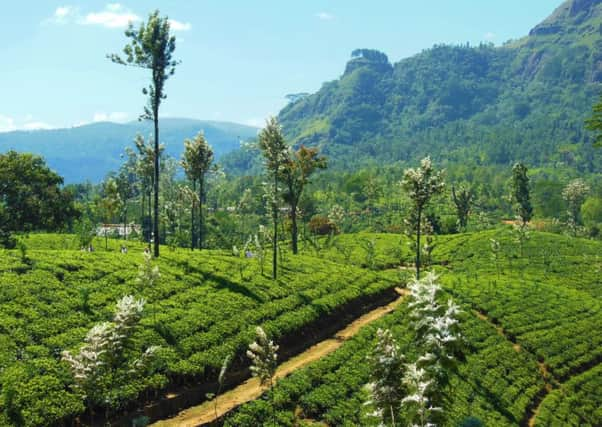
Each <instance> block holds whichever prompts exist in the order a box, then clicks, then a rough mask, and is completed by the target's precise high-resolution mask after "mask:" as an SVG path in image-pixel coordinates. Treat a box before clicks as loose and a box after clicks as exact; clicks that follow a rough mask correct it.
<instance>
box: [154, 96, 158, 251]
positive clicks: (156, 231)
mask: <svg viewBox="0 0 602 427" xmlns="http://www.w3.org/2000/svg"><path fill="white" fill-rule="evenodd" d="M155 86H156V85H155ZM158 104H159V100H158V99H156V100H155V108H154V111H153V119H154V122H155V159H154V160H155V171H154V172H155V180H154V181H155V182H154V183H153V187H154V191H155V194H154V196H155V206H154V211H155V212H154V214H155V215H154V221H153V234H154V239H153V249H154V255H155V258H156V257H158V256H159V108H158Z"/></svg>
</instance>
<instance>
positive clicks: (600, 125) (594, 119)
mask: <svg viewBox="0 0 602 427" xmlns="http://www.w3.org/2000/svg"><path fill="white" fill-rule="evenodd" d="M585 128H586V129H587V130H590V131H592V132H595V135H594V146H596V147H602V95H600V99H599V100H598V102H597V103H596V104H595V105H594V107H593V108H592V115H591V116H590V118H588V119H587V120H586V121H585Z"/></svg>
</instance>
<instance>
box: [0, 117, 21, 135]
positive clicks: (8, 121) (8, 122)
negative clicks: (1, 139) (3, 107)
mask: <svg viewBox="0 0 602 427" xmlns="http://www.w3.org/2000/svg"><path fill="white" fill-rule="evenodd" d="M13 130H17V127H16V126H15V120H14V119H13V118H12V117H8V116H3V115H2V114H0V132H10V131H13Z"/></svg>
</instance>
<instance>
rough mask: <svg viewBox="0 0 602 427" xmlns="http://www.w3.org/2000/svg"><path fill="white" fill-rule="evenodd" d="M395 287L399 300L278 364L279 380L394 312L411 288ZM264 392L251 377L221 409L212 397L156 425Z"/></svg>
mask: <svg viewBox="0 0 602 427" xmlns="http://www.w3.org/2000/svg"><path fill="white" fill-rule="evenodd" d="M395 290H396V291H397V293H398V294H399V298H397V299H396V300H395V301H393V302H391V303H389V304H387V305H385V306H382V307H378V308H376V309H374V310H372V311H370V312H368V313H366V314H364V315H363V316H361V317H359V318H357V319H356V320H354V321H353V322H351V323H350V324H349V325H347V326H346V327H345V328H344V329H341V330H340V331H339V332H337V333H336V334H335V335H334V336H333V337H332V338H328V339H326V340H324V341H321V342H319V343H317V344H315V345H314V346H312V347H310V348H308V349H307V350H306V351H304V352H302V353H300V354H298V355H297V356H294V357H292V358H290V359H289V360H287V361H286V362H284V363H282V364H281V365H280V366H278V368H277V370H276V375H275V378H276V381H277V380H278V379H280V378H284V377H286V376H287V375H289V374H291V373H293V372H294V371H296V370H298V369H300V368H303V367H304V366H307V365H308V364H310V363H312V362H314V361H316V360H318V359H321V358H322V357H325V356H327V355H328V354H330V353H332V352H334V351H335V350H336V349H338V348H339V347H341V346H342V345H343V343H344V342H345V341H347V340H348V339H350V338H352V337H353V336H355V335H356V334H357V333H358V332H359V331H360V329H361V328H362V327H364V326H366V325H368V324H370V323H372V322H374V321H375V320H377V319H380V318H381V317H383V316H384V315H386V314H388V313H390V312H392V311H393V310H394V309H395V308H396V307H397V306H398V305H400V304H401V303H402V301H403V300H404V298H405V297H406V296H407V295H408V294H409V291H408V290H407V289H402V288H396V289H395ZM263 392H264V389H263V388H262V387H261V386H260V384H259V380H258V379H257V378H251V379H248V380H247V381H245V382H244V383H242V384H240V385H239V386H237V387H235V388H233V389H232V390H230V391H227V392H225V393H224V394H222V395H221V396H219V398H218V401H217V411H216V407H215V401H214V400H211V401H207V402H204V403H203V404H201V405H198V406H193V407H191V408H188V409H185V410H184V411H182V412H180V413H179V414H178V415H176V416H175V417H173V418H169V419H166V420H162V421H159V422H157V423H155V424H153V426H155V427H168V426H169V427H171V426H184V427H186V426H198V425H203V424H208V423H210V422H212V421H214V420H215V419H216V412H217V417H218V418H219V417H222V416H223V415H225V414H227V413H228V412H230V411H232V410H233V409H235V408H236V407H238V406H240V405H242V404H243V403H246V402H250V401H251V400H254V399H257V398H258V397H260V396H261V394H262V393H263Z"/></svg>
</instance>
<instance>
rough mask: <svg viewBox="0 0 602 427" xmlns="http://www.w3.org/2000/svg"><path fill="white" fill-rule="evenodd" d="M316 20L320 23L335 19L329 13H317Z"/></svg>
mask: <svg viewBox="0 0 602 427" xmlns="http://www.w3.org/2000/svg"><path fill="white" fill-rule="evenodd" d="M316 18H318V19H319V20H320V21H332V20H333V19H334V15H332V14H330V13H328V12H318V13H316Z"/></svg>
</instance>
